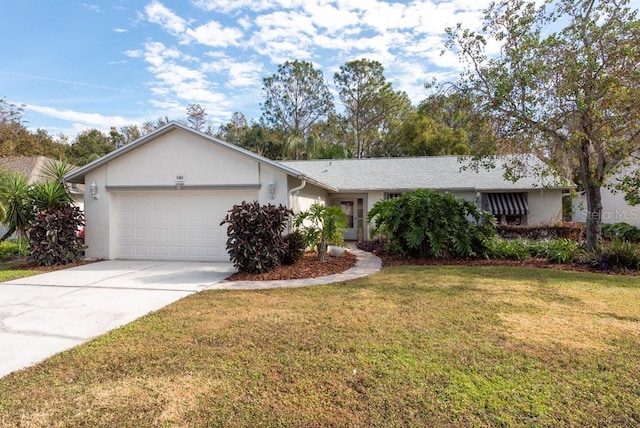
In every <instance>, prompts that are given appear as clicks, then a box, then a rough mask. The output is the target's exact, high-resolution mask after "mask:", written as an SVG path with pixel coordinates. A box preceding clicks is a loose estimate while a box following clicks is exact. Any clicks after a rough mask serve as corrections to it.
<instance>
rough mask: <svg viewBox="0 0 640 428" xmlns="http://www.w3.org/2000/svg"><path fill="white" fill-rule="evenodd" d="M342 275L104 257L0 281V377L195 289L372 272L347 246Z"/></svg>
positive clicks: (374, 267) (371, 263) (375, 261)
mask: <svg viewBox="0 0 640 428" xmlns="http://www.w3.org/2000/svg"><path fill="white" fill-rule="evenodd" d="M349 251H351V252H352V253H354V254H355V255H356V257H357V259H358V261H357V262H356V265H355V267H353V268H351V269H349V270H347V271H346V272H343V273H340V274H336V275H329V276H324V277H320V278H307V279H296V280H287V281H237V282H229V281H224V279H225V278H227V277H228V276H229V275H231V274H232V273H233V272H234V271H235V269H234V268H233V266H232V265H231V263H189V262H152V261H126V260H109V261H104V262H98V263H92V264H88V265H84V266H78V267H75V268H70V269H64V270H59V271H55V272H49V273H45V274H42V275H36V276H31V277H27V278H21V279H16V280H13V281H8V282H5V283H0V377H3V376H5V375H7V374H9V373H11V372H12V371H15V370H19V369H22V368H25V367H28V366H30V365H32V364H35V363H37V362H39V361H42V360H44V359H45V358H48V357H50V356H52V355H54V354H57V353H58V352H62V351H64V350H66V349H70V348H72V347H74V346H76V345H79V344H81V343H83V342H86V341H88V340H89V339H91V338H93V337H96V336H99V335H101V334H104V333H106V332H108V331H109V330H112V329H114V328H117V327H120V326H122V325H125V324H127V323H129V322H131V321H133V320H135V319H137V318H139V317H141V316H143V315H146V314H148V313H149V312H152V311H155V310H158V309H160V308H162V307H164V306H166V305H168V304H170V303H173V302H175V301H176V300H179V299H181V298H183V297H185V296H187V295H189V294H192V293H196V292H199V291H202V290H221V289H225V290H261V289H269V288H281V287H307V286H312V285H320V284H329V283H333V282H342V281H348V280H351V279H356V278H361V277H363V276H367V275H371V274H372V273H375V272H378V271H379V270H380V268H381V262H380V259H379V258H378V257H376V256H374V255H372V254H371V253H367V252H365V251H361V250H358V249H356V248H354V247H352V248H350V249H349Z"/></svg>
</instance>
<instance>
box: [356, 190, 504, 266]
mask: <svg viewBox="0 0 640 428" xmlns="http://www.w3.org/2000/svg"><path fill="white" fill-rule="evenodd" d="M367 219H368V221H369V222H371V221H373V222H374V226H373V228H372V231H371V235H372V236H375V235H382V236H384V237H386V238H387V239H388V241H389V251H390V252H395V253H399V254H402V255H404V256H407V257H443V258H449V257H455V258H465V257H481V256H484V253H485V241H486V240H487V239H489V238H491V237H492V236H494V235H495V229H494V218H493V216H492V215H491V214H489V213H486V212H482V211H480V210H479V209H478V207H476V205H475V204H474V203H473V202H470V201H467V200H464V199H460V198H456V197H454V196H453V195H452V194H450V193H445V194H441V193H437V192H435V191H433V190H428V189H418V190H415V191H413V192H408V193H405V194H403V195H401V196H400V197H397V198H393V199H388V200H383V201H378V202H377V203H376V204H375V205H374V206H373V208H372V209H371V211H369V215H368V217H367Z"/></svg>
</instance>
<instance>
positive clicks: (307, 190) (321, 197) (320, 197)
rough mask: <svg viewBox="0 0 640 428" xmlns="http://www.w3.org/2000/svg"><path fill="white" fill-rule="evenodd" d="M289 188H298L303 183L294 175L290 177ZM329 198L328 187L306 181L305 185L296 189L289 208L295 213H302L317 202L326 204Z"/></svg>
mask: <svg viewBox="0 0 640 428" xmlns="http://www.w3.org/2000/svg"><path fill="white" fill-rule="evenodd" d="M288 183H289V189H293V188H296V187H298V186H300V184H302V182H301V181H300V180H298V179H297V178H294V177H289V181H288ZM327 199H328V192H327V190H326V189H323V188H321V187H318V186H315V185H313V184H311V183H306V184H305V186H304V187H303V188H302V189H300V190H299V191H295V192H294V193H293V194H292V195H291V201H290V203H289V208H291V209H292V210H293V212H294V213H295V214H298V213H301V212H302V211H306V210H308V209H309V207H310V206H311V205H313V204H314V203H316V202H319V203H321V204H326V203H327Z"/></svg>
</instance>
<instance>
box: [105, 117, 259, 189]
mask: <svg viewBox="0 0 640 428" xmlns="http://www.w3.org/2000/svg"><path fill="white" fill-rule="evenodd" d="M107 169H108V175H107V184H108V185H109V186H132V185H150V186H152V185H173V184H175V177H176V174H185V175H186V179H185V183H184V184H185V185H189V186H192V185H195V186H198V185H228V184H256V183H258V181H259V169H258V168H257V162H256V161H255V160H253V159H250V158H248V157H247V156H244V155H242V154H240V153H237V152H235V151H232V150H229V149H227V148H225V147H222V146H217V145H215V143H212V142H210V141H206V140H205V139H203V138H202V137H200V136H198V135H195V134H192V133H189V132H185V131H184V130H181V129H176V130H173V131H171V132H169V133H167V134H164V135H161V136H159V137H158V138H157V139H155V140H153V141H151V142H149V143H147V144H145V145H143V146H140V147H138V148H136V149H135V150H133V151H131V152H129V153H126V154H125V155H124V156H120V157H119V158H117V159H114V160H113V161H111V162H109V164H108V165H107Z"/></svg>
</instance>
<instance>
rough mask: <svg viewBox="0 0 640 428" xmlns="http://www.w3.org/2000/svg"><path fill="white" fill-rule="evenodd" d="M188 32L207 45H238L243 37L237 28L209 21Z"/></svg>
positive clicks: (187, 31) (190, 35)
mask: <svg viewBox="0 0 640 428" xmlns="http://www.w3.org/2000/svg"><path fill="white" fill-rule="evenodd" d="M186 34H187V35H188V36H189V37H190V38H192V39H193V40H195V41H196V42H197V43H200V44H202V45H205V46H214V47H216V46H220V47H221V46H237V45H239V44H240V39H241V38H242V35H243V33H242V31H240V30H238V29H237V28H224V27H223V26H222V25H220V23H219V22H216V21H209V22H207V23H206V24H204V25H201V26H199V27H196V28H194V29H190V28H189V29H187V30H186Z"/></svg>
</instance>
